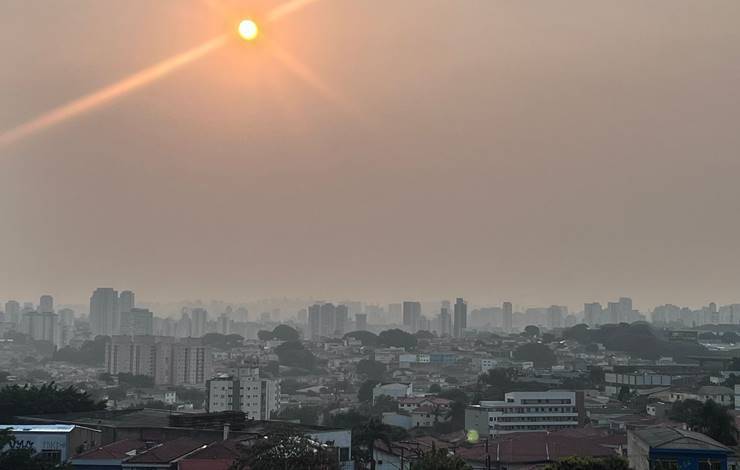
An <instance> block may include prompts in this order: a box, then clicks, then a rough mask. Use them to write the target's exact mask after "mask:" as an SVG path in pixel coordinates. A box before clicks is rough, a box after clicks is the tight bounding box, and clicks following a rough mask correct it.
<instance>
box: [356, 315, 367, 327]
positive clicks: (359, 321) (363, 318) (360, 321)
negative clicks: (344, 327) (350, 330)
mask: <svg viewBox="0 0 740 470" xmlns="http://www.w3.org/2000/svg"><path fill="white" fill-rule="evenodd" d="M355 330H356V331H366V330H367V314H366V313H358V314H356V315H355Z"/></svg>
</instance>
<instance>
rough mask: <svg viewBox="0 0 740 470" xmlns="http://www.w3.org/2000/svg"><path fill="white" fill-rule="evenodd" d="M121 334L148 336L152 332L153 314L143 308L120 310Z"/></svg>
mask: <svg viewBox="0 0 740 470" xmlns="http://www.w3.org/2000/svg"><path fill="white" fill-rule="evenodd" d="M121 334H122V335H130V336H150V335H153V334H154V314H153V313H152V312H151V311H149V310H148V309H145V308H132V309H131V310H129V311H126V312H121Z"/></svg>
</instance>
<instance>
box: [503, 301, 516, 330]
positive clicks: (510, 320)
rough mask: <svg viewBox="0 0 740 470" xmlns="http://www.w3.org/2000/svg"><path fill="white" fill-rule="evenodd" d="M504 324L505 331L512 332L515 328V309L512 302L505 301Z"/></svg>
mask: <svg viewBox="0 0 740 470" xmlns="http://www.w3.org/2000/svg"><path fill="white" fill-rule="evenodd" d="M502 316H503V318H502V326H503V329H504V331H505V332H507V333H511V331H512V330H513V329H514V310H513V306H512V305H511V302H504V305H503V313H502Z"/></svg>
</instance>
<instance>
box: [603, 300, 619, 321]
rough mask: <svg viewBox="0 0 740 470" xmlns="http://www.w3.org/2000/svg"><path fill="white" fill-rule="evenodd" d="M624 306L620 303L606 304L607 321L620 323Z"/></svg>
mask: <svg viewBox="0 0 740 470" xmlns="http://www.w3.org/2000/svg"><path fill="white" fill-rule="evenodd" d="M621 307H622V306H621V305H620V304H619V302H609V303H607V304H606V313H607V320H608V322H609V323H613V324H616V323H619V322H620V317H621V311H622V308H621Z"/></svg>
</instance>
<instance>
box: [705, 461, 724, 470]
mask: <svg viewBox="0 0 740 470" xmlns="http://www.w3.org/2000/svg"><path fill="white" fill-rule="evenodd" d="M721 469H722V462H721V461H720V460H713V459H700V460H699V470H721Z"/></svg>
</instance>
